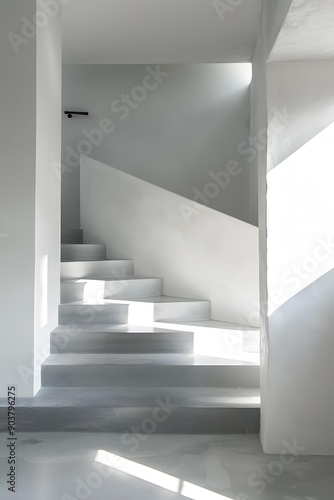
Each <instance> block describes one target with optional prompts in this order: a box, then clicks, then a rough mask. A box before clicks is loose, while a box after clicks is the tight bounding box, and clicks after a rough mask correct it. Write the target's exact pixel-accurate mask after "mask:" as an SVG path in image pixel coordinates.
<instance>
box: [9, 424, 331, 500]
mask: <svg viewBox="0 0 334 500" xmlns="http://www.w3.org/2000/svg"><path fill="white" fill-rule="evenodd" d="M6 437H7V436H6V435H4V434H0V445H1V447H0V475H1V481H0V498H1V500H7V499H12V498H15V500H88V499H91V500H130V499H131V500H132V499H136V500H137V499H138V500H141V499H143V500H144V499H145V500H181V499H183V500H184V499H185V498H196V499H201V500H202V498H203V500H210V492H213V493H215V494H216V495H212V498H219V496H220V497H221V500H225V498H226V499H231V500H259V499H261V500H332V499H333V492H334V457H300V458H296V459H295V460H293V461H292V463H291V464H286V465H285V466H284V470H283V471H281V473H280V474H279V475H278V476H277V477H274V476H273V474H272V472H273V471H274V470H275V468H273V467H272V465H273V463H274V461H275V459H276V460H277V457H274V456H265V455H263V453H262V451H261V446H260V443H259V439H258V437H257V436H212V435H209V436H184V435H179V436H168V435H167V436H166V435H150V436H143V435H142V436H141V439H140V446H139V447H138V450H137V451H136V452H135V453H131V452H130V451H129V450H128V449H127V448H126V446H125V445H124V444H122V441H121V436H120V435H117V434H102V433H101V434H88V433H86V434H84V433H54V434H52V433H27V434H19V440H18V455H19V462H18V482H17V493H16V494H15V496H14V495H13V494H12V493H9V492H7V486H6V484H5V481H4V480H3V479H4V478H5V477H6V474H7V472H8V471H7V469H8V464H7V451H6ZM123 442H124V441H123ZM98 450H104V451H106V452H108V453H112V454H114V455H117V456H121V457H124V458H126V459H127V462H125V463H127V464H129V463H130V464H137V466H136V467H137V470H138V464H139V465H143V466H145V467H144V468H141V471H145V474H146V473H147V472H149V471H150V470H152V469H153V470H154V471H157V472H156V475H155V476H154V473H152V474H151V475H150V474H148V476H147V477H146V480H143V479H139V478H138V477H133V475H131V474H129V473H128V472H129V471H127V472H124V471H123V472H122V471H121V470H116V469H117V468H115V467H108V466H106V465H102V464H101V463H98V462H97V461H96V456H97V453H98ZM139 469H140V467H139ZM133 470H134V469H133ZM271 471H272V472H271ZM159 472H160V475H159ZM276 474H277V472H276ZM135 475H136V474H135ZM164 475H165V476H164ZM264 475H265V477H267V478H268V480H266V481H265V491H264V492H263V493H259V490H260V489H261V488H259V486H258V485H259V484H260V482H259V477H263V476H264ZM150 477H151V478H154V477H155V479H157V478H158V482H159V481H160V480H161V478H163V479H166V478H167V477H169V478H171V479H170V481H171V482H170V484H173V485H174V486H173V488H174V491H168V490H167V489H165V488H163V487H161V485H157V484H152V482H153V483H154V481H150V480H147V479H149V478H150ZM159 478H160V479H159ZM250 478H252V480H250ZM262 484H263V480H262ZM254 485H255V486H254ZM256 485H257V486H256ZM173 488H172V489H173ZM175 488H177V491H178V492H177V493H176V492H175ZM206 491H207V495H206V496H203V495H204V494H205V492H206Z"/></svg>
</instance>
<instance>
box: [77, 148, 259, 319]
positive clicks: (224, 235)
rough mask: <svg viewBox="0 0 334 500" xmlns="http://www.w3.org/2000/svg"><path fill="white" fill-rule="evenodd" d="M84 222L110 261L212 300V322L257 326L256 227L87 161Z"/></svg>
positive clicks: (169, 289)
mask: <svg viewBox="0 0 334 500" xmlns="http://www.w3.org/2000/svg"><path fill="white" fill-rule="evenodd" d="M81 221H82V229H83V230H84V234H85V235H86V241H87V242H97V243H98V242H105V243H106V244H107V249H108V258H131V259H134V262H135V272H136V275H138V276H156V277H162V278H164V294H166V295H178V296H181V297H182V296H184V297H193V298H201V299H209V300H211V302H212V318H213V319H216V320H224V321H228V322H232V323H241V324H252V325H257V322H258V300H259V299H258V230H257V228H256V227H254V226H251V225H250V224H247V223H245V222H242V221H240V220H237V219H235V218H233V217H230V216H228V215H225V214H222V213H220V212H217V211H215V210H212V209H210V208H208V207H205V206H203V205H200V204H198V203H194V202H192V201H190V200H188V199H186V198H184V197H182V196H179V195H177V194H175V193H171V192H170V191H167V190H165V189H162V188H160V187H157V186H155V185H153V184H150V183H148V182H146V181H142V180H141V179H138V178H136V177H134V176H131V175H129V174H125V173H124V172H121V171H119V170H116V169H115V168H112V167H109V166H107V165H105V164H103V163H100V162H97V161H95V160H93V159H90V158H87V157H82V158H81Z"/></svg>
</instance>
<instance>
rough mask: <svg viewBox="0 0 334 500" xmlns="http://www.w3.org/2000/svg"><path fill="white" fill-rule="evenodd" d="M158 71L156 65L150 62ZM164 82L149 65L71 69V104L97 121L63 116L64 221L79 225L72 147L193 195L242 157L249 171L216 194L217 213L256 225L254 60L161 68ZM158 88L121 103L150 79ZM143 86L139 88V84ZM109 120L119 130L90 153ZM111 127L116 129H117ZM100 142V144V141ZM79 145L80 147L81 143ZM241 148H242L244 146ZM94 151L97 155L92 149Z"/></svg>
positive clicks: (67, 77) (66, 95) (67, 92)
mask: <svg viewBox="0 0 334 500" xmlns="http://www.w3.org/2000/svg"><path fill="white" fill-rule="evenodd" d="M150 67H151V69H152V70H155V69H156V65H155V64H153V65H151V66H150ZM161 71H163V72H164V73H165V75H164V76H163V77H161V80H159V82H157V81H155V80H154V78H153V77H150V76H149V73H148V71H147V69H146V66H136V65H131V66H127V65H123V66H122V65H106V66H99V65H94V66H89V65H88V66H85V65H74V66H66V65H65V66H64V72H63V105H64V108H73V109H76V110H87V111H89V113H90V116H89V118H72V119H68V118H65V117H64V118H63V147H62V149H63V157H62V163H63V164H64V167H63V176H62V226H63V227H64V228H66V227H67V228H71V227H79V225H80V220H79V219H80V217H79V180H80V179H79V177H80V174H79V168H78V164H79V159H78V157H77V159H75V158H73V156H69V155H68V154H67V153H68V147H71V148H73V149H74V150H75V151H77V150H78V149H79V151H80V152H81V153H82V154H85V155H87V156H91V157H92V158H94V159H96V160H98V161H101V162H104V163H106V164H112V165H115V166H116V167H117V168H118V169H120V170H123V171H124V172H127V173H130V174H132V175H135V176H137V177H139V178H141V179H143V180H146V181H149V182H152V183H153V184H156V185H157V186H160V187H163V188H165V189H168V190H171V191H173V192H175V193H177V194H180V195H182V196H185V197H187V198H189V199H193V197H194V196H195V193H194V189H198V190H200V191H201V192H203V190H204V188H205V186H206V184H207V183H208V182H210V181H211V178H210V175H209V174H210V172H211V171H213V172H219V171H221V170H223V169H225V167H226V164H227V163H228V162H229V161H231V160H236V161H238V162H239V163H240V165H241V167H242V170H243V171H242V173H241V174H240V175H239V176H238V177H236V178H234V179H233V182H231V183H230V185H229V186H228V187H227V188H226V189H224V191H222V192H221V193H220V195H219V196H218V197H216V198H215V199H212V200H209V201H210V206H211V207H212V208H214V209H216V210H220V211H222V212H224V213H227V214H229V215H232V216H234V217H237V218H239V219H241V220H245V221H250V222H254V221H253V220H251V218H250V215H249V185H248V184H249V162H248V161H247V158H248V156H247V151H245V150H246V149H247V141H248V137H249V83H250V78H251V67H250V65H248V64H193V65H170V66H161ZM144 78H146V80H145V81H146V82H147V83H148V84H149V86H151V87H153V86H154V87H156V88H154V89H151V90H148V91H147V97H146V98H144V100H143V101H142V102H139V103H136V102H135V101H133V99H131V102H132V103H134V104H132V105H133V106H136V108H135V109H130V112H126V111H125V112H124V106H123V111H122V109H120V106H121V104H120V103H118V104H117V102H116V104H114V108H113V109H114V110H112V109H111V105H112V103H113V102H114V103H115V100H117V99H122V94H131V92H139V93H138V96H139V97H140V90H138V86H141V85H142V83H143V79H144ZM135 87H137V89H135ZM104 118H107V119H109V120H111V121H112V122H113V127H112V128H113V130H112V132H109V133H106V134H103V141H102V143H101V144H99V145H97V146H94V147H93V148H91V149H92V150H91V152H89V151H88V152H87V149H86V150H85V149H84V150H82V149H81V148H80V146H79V144H80V142H81V141H82V140H87V137H85V135H84V133H83V130H85V129H86V130H87V131H91V130H92V129H96V128H97V127H98V126H99V122H100V121H101V120H102V119H104ZM110 128H111V127H110ZM96 143H97V142H96ZM78 146H79V148H78ZM238 149H239V151H238ZM88 153H89V154H88Z"/></svg>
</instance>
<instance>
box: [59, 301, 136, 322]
mask: <svg viewBox="0 0 334 500" xmlns="http://www.w3.org/2000/svg"><path fill="white" fill-rule="evenodd" d="M58 310H59V313H58V323H59V325H73V324H75V325H77V324H93V323H114V324H119V323H128V319H129V306H128V304H126V303H124V304H123V303H115V304H95V305H88V304H83V303H82V302H77V303H71V304H61V305H60V306H59V308H58Z"/></svg>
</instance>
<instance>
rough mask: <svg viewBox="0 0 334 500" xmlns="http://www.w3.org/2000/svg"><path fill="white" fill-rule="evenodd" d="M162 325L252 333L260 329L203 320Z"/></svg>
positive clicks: (172, 322) (170, 322) (165, 321)
mask: <svg viewBox="0 0 334 500" xmlns="http://www.w3.org/2000/svg"><path fill="white" fill-rule="evenodd" d="M161 323H165V324H166V325H170V326H171V325H173V326H177V325H180V326H190V327H200V328H216V329H218V330H239V331H243V332H245V331H251V332H258V331H259V327H256V326H250V325H241V324H237V323H228V322H226V321H218V320H213V319H212V320H202V321H178V322H177V323H175V321H173V320H171V321H167V320H164V321H163V322H161Z"/></svg>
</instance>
